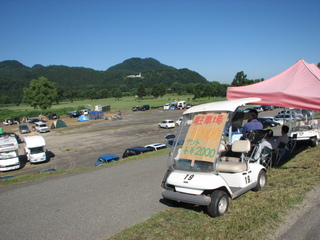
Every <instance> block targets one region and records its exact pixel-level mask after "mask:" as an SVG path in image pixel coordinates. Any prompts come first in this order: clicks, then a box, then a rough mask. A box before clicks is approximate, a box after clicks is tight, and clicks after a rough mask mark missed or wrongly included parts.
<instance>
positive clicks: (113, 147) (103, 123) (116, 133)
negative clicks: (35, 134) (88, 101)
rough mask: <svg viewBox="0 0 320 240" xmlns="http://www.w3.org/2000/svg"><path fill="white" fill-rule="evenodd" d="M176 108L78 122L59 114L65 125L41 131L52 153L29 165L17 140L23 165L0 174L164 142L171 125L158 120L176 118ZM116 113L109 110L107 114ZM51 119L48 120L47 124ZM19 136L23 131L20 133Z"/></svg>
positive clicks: (67, 165)
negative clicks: (48, 157)
mask: <svg viewBox="0 0 320 240" xmlns="http://www.w3.org/2000/svg"><path fill="white" fill-rule="evenodd" d="M182 113H183V112H182V111H179V110H174V111H172V110H160V109H151V110H149V111H141V112H140V111H139V112H132V111H123V112H122V116H123V119H122V120H104V119H100V120H91V121H87V122H78V121H77V118H69V117H67V116H64V117H62V119H63V120H64V121H65V123H66V124H67V126H68V127H66V128H58V129H52V130H51V131H50V132H49V133H42V134H41V135H42V136H43V137H44V138H45V140H46V145H47V149H48V151H49V152H50V153H52V154H54V157H53V158H51V160H50V161H48V162H46V163H39V164H34V165H30V163H29V162H26V159H25V156H24V150H23V148H24V144H23V143H21V144H20V149H19V154H20V159H21V160H22V168H21V169H20V170H15V171H11V172H0V176H6V175H14V176H18V175H21V174H29V173H37V172H39V171H42V170H46V169H56V170H66V169H75V168H82V167H90V166H94V163H95V161H96V159H97V157H98V156H100V155H102V154H116V155H118V156H120V157H122V153H123V152H124V150H125V149H126V148H129V147H135V146H145V145H147V144H151V143H156V142H160V143H166V139H165V138H164V136H165V134H166V133H175V132H176V130H177V129H176V128H174V129H160V128H158V123H159V122H160V121H162V120H165V119H172V120H174V121H176V120H177V119H178V118H179V117H180V116H181V115H182ZM112 115H116V114H115V113H108V114H107V116H108V117H110V116H112ZM51 123H52V121H48V122H47V124H48V126H49V127H50V126H51ZM3 130H4V131H5V132H15V133H17V134H19V132H18V125H11V126H3ZM19 136H20V137H21V138H22V137H23V135H22V134H19Z"/></svg>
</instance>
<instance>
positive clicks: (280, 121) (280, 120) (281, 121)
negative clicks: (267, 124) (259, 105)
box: [264, 116, 284, 125]
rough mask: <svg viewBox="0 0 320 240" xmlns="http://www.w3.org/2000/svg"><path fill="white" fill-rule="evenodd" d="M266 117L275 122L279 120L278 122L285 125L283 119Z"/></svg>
mask: <svg viewBox="0 0 320 240" xmlns="http://www.w3.org/2000/svg"><path fill="white" fill-rule="evenodd" d="M264 118H269V119H270V120H271V121H273V122H277V123H279V124H280V125H283V124H284V123H283V119H279V118H274V117H269V116H268V117H264Z"/></svg>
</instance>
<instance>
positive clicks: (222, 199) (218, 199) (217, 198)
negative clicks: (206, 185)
mask: <svg viewBox="0 0 320 240" xmlns="http://www.w3.org/2000/svg"><path fill="white" fill-rule="evenodd" d="M228 207H229V196H228V194H227V193H226V192H225V191H222V190H215V191H214V192H213V193H212V194H211V202H210V203H209V205H208V207H207V210H208V214H209V216H210V217H220V216H222V215H223V214H225V213H226V212H227V211H228Z"/></svg>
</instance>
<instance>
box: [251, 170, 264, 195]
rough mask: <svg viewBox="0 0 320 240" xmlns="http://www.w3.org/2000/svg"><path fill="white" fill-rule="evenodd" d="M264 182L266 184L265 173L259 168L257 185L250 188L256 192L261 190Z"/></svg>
mask: <svg viewBox="0 0 320 240" xmlns="http://www.w3.org/2000/svg"><path fill="white" fill-rule="evenodd" d="M266 184H267V173H266V172H265V171H263V170H261V171H260V173H259V176H258V179H257V185H256V186H255V187H254V188H253V189H252V190H253V191H255V192H257V191H259V190H261V188H263V187H264V186H265V185H266Z"/></svg>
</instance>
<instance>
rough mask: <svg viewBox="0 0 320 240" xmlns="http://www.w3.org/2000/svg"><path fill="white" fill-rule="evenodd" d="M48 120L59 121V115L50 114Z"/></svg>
mask: <svg viewBox="0 0 320 240" xmlns="http://www.w3.org/2000/svg"><path fill="white" fill-rule="evenodd" d="M48 119H49V120H56V119H58V116H57V114H55V113H52V114H50V115H49V116H48Z"/></svg>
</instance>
